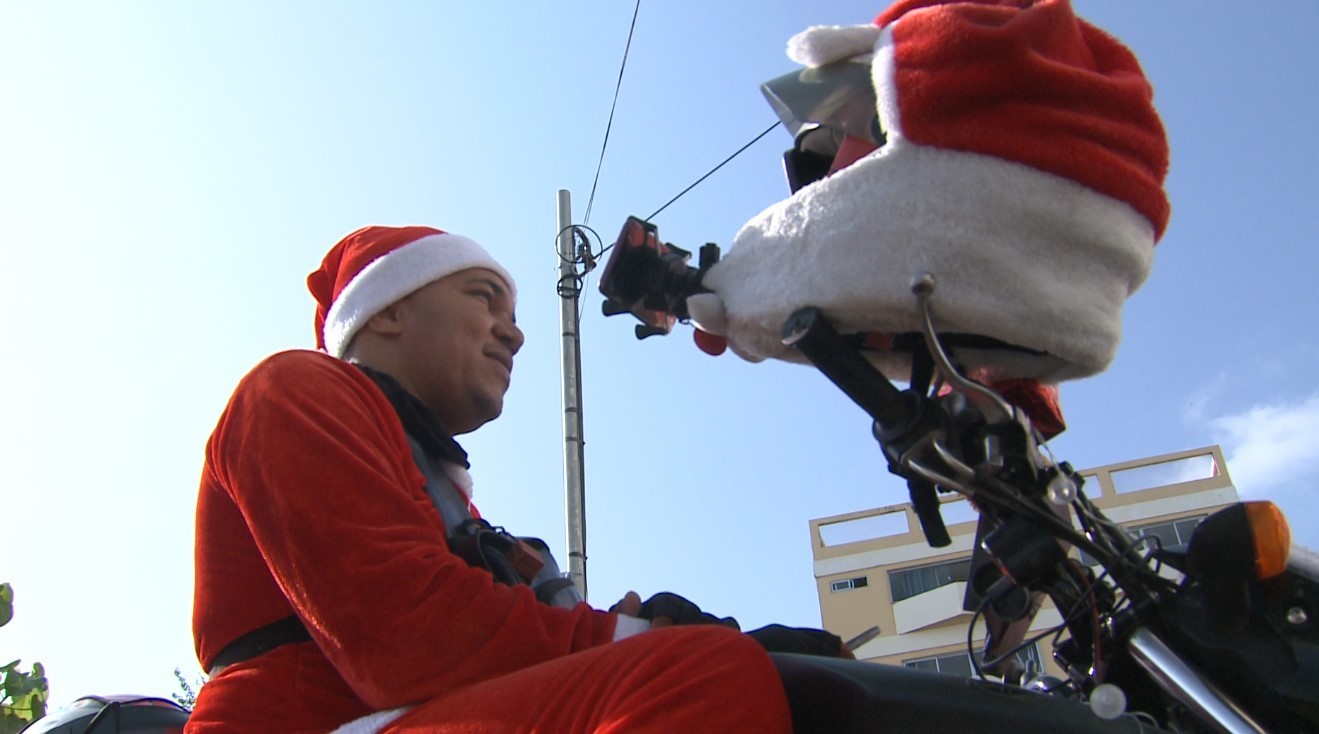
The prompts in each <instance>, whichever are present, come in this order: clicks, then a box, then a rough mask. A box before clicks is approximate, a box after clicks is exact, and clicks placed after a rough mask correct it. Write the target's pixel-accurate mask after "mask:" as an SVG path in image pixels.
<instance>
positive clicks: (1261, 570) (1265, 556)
mask: <svg viewBox="0 0 1319 734" xmlns="http://www.w3.org/2000/svg"><path fill="white" fill-rule="evenodd" d="M1243 504H1244V505H1245V508H1246V522H1247V523H1248V524H1249V525H1250V532H1251V535H1253V536H1254V539H1255V575H1256V577H1257V578H1259V579H1260V580H1261V581H1263V580H1265V579H1271V578H1273V577H1274V576H1277V575H1279V574H1281V573H1282V572H1283V571H1285V570H1287V557H1288V556H1289V555H1291V549H1292V531H1291V528H1290V527H1289V526H1288V525H1287V518H1286V517H1284V516H1283V514H1282V510H1280V509H1278V506H1277V505H1275V504H1273V503H1272V502H1269V501H1268V500H1257V501H1252V502H1245V503H1243Z"/></svg>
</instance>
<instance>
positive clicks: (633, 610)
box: [609, 591, 673, 629]
mask: <svg viewBox="0 0 1319 734" xmlns="http://www.w3.org/2000/svg"><path fill="white" fill-rule="evenodd" d="M641 606H642V605H641V595H640V594H638V593H637V592H635V591H629V592H627V593H626V594H624V595H623V598H622V599H619V600H618V603H617V604H615V605H614V606H612V607H609V611H611V612H614V613H617V614H626V615H627V616H629V617H641ZM650 626H651V628H652V629H653V628H656V627H672V626H673V618H672V617H666V616H659V617H652V618H651V619H650Z"/></svg>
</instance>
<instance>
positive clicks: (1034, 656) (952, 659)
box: [902, 643, 1044, 678]
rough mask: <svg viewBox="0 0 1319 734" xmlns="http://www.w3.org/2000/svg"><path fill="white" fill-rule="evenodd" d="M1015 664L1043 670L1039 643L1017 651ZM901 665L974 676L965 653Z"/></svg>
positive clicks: (920, 659) (916, 660)
mask: <svg viewBox="0 0 1319 734" xmlns="http://www.w3.org/2000/svg"><path fill="white" fill-rule="evenodd" d="M1016 658H1017V662H1018V663H1020V664H1021V667H1022V668H1023V669H1026V668H1029V669H1031V670H1035V671H1040V670H1043V669H1044V664H1043V663H1042V662H1041V659H1040V646H1039V643H1035V644H1033V645H1028V646H1027V647H1025V648H1023V649H1021V650H1018V651H1017V654H1016ZM902 664H903V665H905V666H906V667H908V668H915V669H917V670H928V671H931V672H933V673H944V674H946V675H960V676H962V677H963V678H969V677H971V676H972V675H973V674H974V672H975V671H974V669H973V668H972V667H971V656H970V655H969V654H967V653H965V652H954V653H949V654H947V655H936V656H934V657H929V658H914V659H912V660H903V661H902Z"/></svg>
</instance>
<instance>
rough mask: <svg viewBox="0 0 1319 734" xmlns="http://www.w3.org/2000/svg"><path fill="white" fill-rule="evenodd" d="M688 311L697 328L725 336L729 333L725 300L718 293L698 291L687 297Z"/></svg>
mask: <svg viewBox="0 0 1319 734" xmlns="http://www.w3.org/2000/svg"><path fill="white" fill-rule="evenodd" d="M687 313H688V314H689V315H690V316H691V317H692V323H693V324H695V325H696V328H698V329H700V330H701V331H704V332H706V333H708V334H715V335H718V336H724V335H726V334H727V333H728V316H727V314H725V313H724V302H723V300H722V299H720V298H719V295H718V294H716V293H697V294H696V295H694V296H688V297H687Z"/></svg>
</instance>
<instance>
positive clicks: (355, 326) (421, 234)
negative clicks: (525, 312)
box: [307, 226, 517, 357]
mask: <svg viewBox="0 0 1319 734" xmlns="http://www.w3.org/2000/svg"><path fill="white" fill-rule="evenodd" d="M469 268H485V269H487V270H491V271H494V272H495V273H496V274H497V275H498V276H499V277H500V278H501V279H503V281H504V283H505V284H506V285H507V286H508V290H509V293H511V294H512V295H513V297H514V299H516V298H517V287H516V286H515V285H514V283H513V276H511V275H509V274H508V271H507V270H505V269H504V268H503V266H501V265H500V264H499V263H497V262H495V259H494V258H492V257H491V256H490V253H488V252H486V251H485V249H484V248H482V247H481V246H480V245H478V244H477V243H475V242H473V241H472V240H470V239H468V238H466V237H463V236H462V235H456V234H451V233H449V232H444V231H442V230H438V229H434V228H432V227H382V226H370V227H363V228H362V229H359V230H357V231H356V232H353V233H352V234H350V235H348V236H347V237H345V238H343V239H342V240H340V241H339V243H338V244H336V245H335V246H334V247H333V248H331V249H330V252H329V253H328V254H327V255H326V256H325V260H323V261H322V262H321V266H320V268H319V269H317V270H316V271H315V272H313V273H312V274H311V275H308V276H307V289H308V290H310V291H311V294H312V296H313V297H314V298H315V299H316V346H317V347H319V348H321V349H324V350H325V351H327V352H329V353H330V354H332V355H334V356H335V357H343V355H344V351H345V350H346V349H347V348H348V344H349V343H350V342H351V341H352V339H353V336H354V335H356V334H357V332H358V330H359V329H361V328H362V326H363V325H364V324H366V322H367V321H368V320H369V319H370V318H371V317H372V316H375V315H376V314H378V313H380V311H381V310H383V309H384V308H385V307H386V306H388V305H390V304H391V303H394V302H396V301H398V300H399V299H401V298H403V297H404V296H406V295H408V294H410V293H412V292H413V291H415V290H417V289H418V288H421V287H422V286H425V285H427V284H429V283H432V282H434V281H437V280H439V279H440V278H443V277H444V276H446V275H450V274H452V273H456V272H458V271H460V270H467V269H469Z"/></svg>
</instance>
